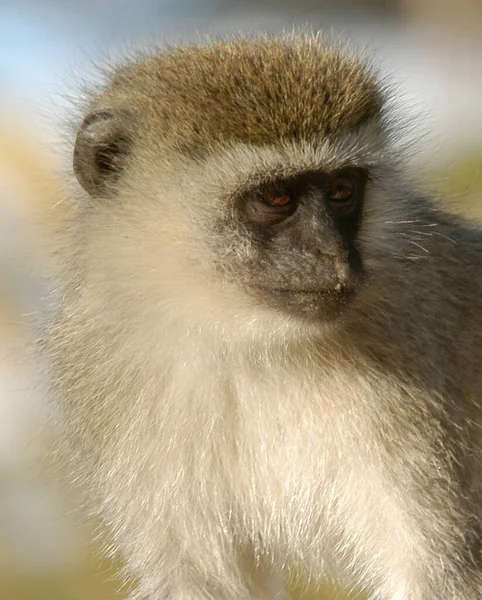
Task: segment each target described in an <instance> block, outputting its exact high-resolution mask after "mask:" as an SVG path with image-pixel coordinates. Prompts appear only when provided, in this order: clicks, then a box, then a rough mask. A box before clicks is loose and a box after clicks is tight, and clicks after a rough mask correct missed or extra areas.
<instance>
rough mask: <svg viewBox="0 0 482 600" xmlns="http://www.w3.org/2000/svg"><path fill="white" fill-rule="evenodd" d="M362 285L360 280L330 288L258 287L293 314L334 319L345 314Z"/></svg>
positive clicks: (266, 297)
mask: <svg viewBox="0 0 482 600" xmlns="http://www.w3.org/2000/svg"><path fill="white" fill-rule="evenodd" d="M359 289H360V284H358V285H345V286H344V285H341V284H339V285H336V286H334V287H333V288H330V289H311V288H301V289H298V288H276V287H258V288H257V290H256V295H257V296H258V297H262V299H263V300H264V302H267V303H268V304H269V305H270V306H272V307H273V308H275V309H277V310H281V311H283V312H286V313H289V314H290V315H292V316H299V317H303V318H305V319H306V318H309V319H310V320H316V321H327V320H330V321H331V320H334V319H336V318H337V317H339V316H341V314H342V313H343V312H344V310H345V309H346V308H347V306H348V305H349V304H350V303H351V301H352V300H353V299H354V298H355V296H356V295H357V294H358V292H359Z"/></svg>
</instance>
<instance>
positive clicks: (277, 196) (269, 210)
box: [244, 182, 297, 226]
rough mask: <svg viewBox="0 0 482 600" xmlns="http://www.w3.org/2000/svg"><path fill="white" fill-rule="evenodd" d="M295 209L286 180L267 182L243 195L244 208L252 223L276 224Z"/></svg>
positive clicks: (292, 195)
mask: <svg viewBox="0 0 482 600" xmlns="http://www.w3.org/2000/svg"><path fill="white" fill-rule="evenodd" d="M296 209H297V201H296V197H295V194H294V193H293V189H292V187H291V186H290V184H289V183H288V182H279V183H274V184H269V185H265V186H262V187H260V188H258V189H257V190H253V191H252V192H251V193H250V194H248V195H247V197H245V201H244V210H245V213H246V215H247V217H248V218H249V220H250V221H251V222H252V223H255V224H256V225H260V226H270V225H277V224H278V223H281V222H282V221H284V220H285V219H287V218H288V217H290V216H291V215H292V214H293V213H294V212H295V211H296Z"/></svg>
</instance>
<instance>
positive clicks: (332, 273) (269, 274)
mask: <svg viewBox="0 0 482 600" xmlns="http://www.w3.org/2000/svg"><path fill="white" fill-rule="evenodd" d="M367 178H368V175H367V173H366V171H364V170H362V169H355V168H348V169H343V170H340V171H336V172H332V173H318V172H313V173H304V174H300V175H298V176H296V177H293V178H291V179H284V180H278V181H274V182H271V183H267V184H266V185H265V186H261V187H259V188H257V189H253V190H250V191H248V192H246V193H243V194H242V195H241V196H240V197H239V198H238V199H237V200H236V206H237V211H239V216H240V218H241V220H242V222H243V226H244V229H245V231H246V234H247V235H248V236H249V238H250V242H251V244H250V253H249V254H250V258H249V259H248V260H247V261H246V262H244V264H243V265H242V266H241V265H240V268H241V269H242V270H243V271H244V273H243V275H242V276H241V278H242V279H243V280H245V282H246V284H247V288H248V291H249V292H250V293H253V294H255V295H256V297H257V298H259V299H261V300H262V301H264V302H267V303H268V304H269V305H271V306H273V307H274V308H277V309H279V310H282V311H287V312H288V313H290V314H292V315H296V316H300V317H303V318H306V319H309V320H316V321H326V320H333V319H335V318H337V317H338V316H339V315H340V314H341V313H342V312H343V309H344V308H345V307H346V305H347V304H348V303H349V301H350V300H351V299H352V298H353V297H354V295H355V294H356V293H357V291H358V290H359V289H360V287H361V284H362V279H363V264H362V259H361V257H360V254H359V252H358V250H357V247H356V237H357V232H358V230H359V227H360V223H361V218H362V212H363V197H364V190H365V184H366V181H367Z"/></svg>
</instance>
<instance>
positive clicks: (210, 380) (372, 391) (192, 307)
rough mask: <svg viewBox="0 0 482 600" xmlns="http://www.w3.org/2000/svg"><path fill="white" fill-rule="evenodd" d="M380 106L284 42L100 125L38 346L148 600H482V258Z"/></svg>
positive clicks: (67, 430)
mask: <svg viewBox="0 0 482 600" xmlns="http://www.w3.org/2000/svg"><path fill="white" fill-rule="evenodd" d="M385 87H386V86H385V85H384V84H383V83H382V82H380V81H379V79H378V76H377V74H376V73H375V72H374V71H373V69H372V67H370V65H367V64H366V63H365V61H364V59H362V58H360V57H357V56H355V55H351V54H350V53H349V52H347V51H346V50H344V49H342V48H340V47H337V46H327V45H324V44H323V42H322V41H321V40H320V39H319V38H318V37H310V36H305V35H300V36H298V35H291V36H286V37H280V38H273V39H235V40H228V41H218V42H212V43H209V44H206V45H192V46H187V47H177V48H173V49H170V50H166V51H163V52H160V53H157V54H154V55H150V56H145V55H144V56H141V57H139V58H138V59H137V60H133V61H132V62H130V63H128V64H124V65H122V66H121V67H119V68H118V69H117V70H114V72H113V73H112V75H111V77H110V79H108V81H107V82H106V84H105V87H104V88H103V89H102V90H101V91H100V92H98V93H96V94H94V95H93V97H92V99H91V101H90V105H89V107H88V109H87V114H86V116H85V119H84V120H83V122H82V124H80V125H79V126H78V131H77V138H76V142H75V149H74V153H73V164H74V171H75V174H76V176H77V179H78V181H79V182H80V187H79V188H78V190H77V191H76V188H75V186H73V188H72V189H73V194H74V195H75V196H76V203H75V215H74V217H73V219H72V220H71V222H70V224H69V226H68V227H67V228H66V231H65V232H64V234H65V235H64V246H63V250H62V252H63V257H64V260H63V272H62V275H61V283H60V288H59V290H58V306H57V308H56V311H55V315H54V316H53V317H52V319H51V321H50V325H49V327H48V330H47V332H46V336H45V340H44V345H45V348H46V351H47V352H48V356H49V360H50V377H51V380H52V389H53V392H52V393H53V397H54V398H55V399H56V406H57V408H58V413H59V415H60V421H61V423H62V427H63V432H64V437H65V439H66V440H67V441H68V442H69V446H70V452H71V454H70V456H71V457H72V460H73V463H74V465H75V467H76V473H77V476H78V477H80V478H81V479H82V480H83V481H84V482H85V486H86V489H87V491H88V496H89V498H90V500H91V506H92V507H93V508H92V510H94V511H95V512H96V513H97V514H99V515H100V516H101V517H102V519H103V520H104V522H105V524H106V525H107V527H108V529H109V530H110V534H111V536H112V539H113V540H114V545H115V547H116V548H118V549H120V551H121V552H122V554H123V556H124V557H125V559H126V562H127V569H128V571H129V573H131V574H133V575H134V576H135V577H136V579H137V581H138V587H137V588H136V591H135V592H134V593H133V595H132V596H131V599H132V600H140V599H149V600H255V599H256V600H258V599H259V600H261V599H266V598H269V597H273V598H274V597H278V598H281V597H282V592H281V590H277V588H276V584H275V582H276V580H277V579H278V578H279V577H280V574H281V575H282V574H283V572H284V570H285V569H286V565H288V564H291V563H301V564H302V565H303V567H304V568H305V569H306V570H307V572H308V573H309V574H310V575H311V576H312V577H313V578H314V579H315V580H316V579H321V578H323V576H324V574H325V573H327V572H330V573H336V574H337V575H338V577H339V578H340V580H341V581H343V582H344V584H346V585H347V586H352V585H357V586H361V587H363V588H364V589H366V590H367V591H368V593H369V594H370V597H371V598H372V599H378V600H480V599H481V598H482V565H481V562H482V557H481V543H482V538H481V501H482V489H481V455H480V454H481V448H482V443H481V437H480V424H479V418H480V412H481V392H482V329H481V325H482V234H481V232H480V231H479V230H478V229H476V228H475V227H474V226H471V225H469V224H468V223H465V222H464V221H462V220H460V219H458V218H456V217H453V216H449V215H448V214H445V213H444V212H442V211H441V210H440V208H439V207H436V206H435V205H434V204H433V202H432V200H431V199H430V198H427V197H425V196H424V195H423V194H422V193H419V192H417V191H416V190H415V189H414V188H413V185H412V182H411V180H410V173H409V172H406V169H404V168H403V166H402V164H403V163H401V162H400V160H399V159H400V157H399V156H398V154H397V152H395V151H394V147H393V140H394V129H393V127H392V121H391V117H390V114H389V113H388V112H387V110H386V97H387V92H386V90H385ZM81 188H82V189H81Z"/></svg>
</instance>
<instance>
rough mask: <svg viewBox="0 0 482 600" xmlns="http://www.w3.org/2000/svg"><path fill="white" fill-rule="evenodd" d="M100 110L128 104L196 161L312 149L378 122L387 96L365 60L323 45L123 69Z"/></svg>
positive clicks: (217, 48)
mask: <svg viewBox="0 0 482 600" xmlns="http://www.w3.org/2000/svg"><path fill="white" fill-rule="evenodd" d="M103 101H104V102H109V103H114V104H122V103H125V102H131V103H133V104H134V108H135V109H137V113H138V114H137V118H138V126H139V128H140V130H142V128H143V125H144V126H145V127H146V128H147V127H149V132H147V130H146V134H147V133H148V134H149V137H151V139H152V134H153V133H154V132H153V131H152V127H153V123H155V127H156V129H158V130H159V131H158V132H159V135H160V136H161V137H162V140H163V143H167V144H169V145H171V146H174V147H175V148H178V149H179V150H182V151H183V152H191V153H194V154H196V153H198V152H202V150H203V149H206V148H209V147H210V146H212V145H214V144H216V143H218V142H221V143H226V142H228V143H229V142H244V143H250V144H255V145H266V144H267V145H269V144H277V143H280V142H287V141H308V142H312V141H316V140H319V139H320V138H325V137H327V136H330V135H333V134H340V133H344V132H346V131H349V130H352V129H354V128H356V127H357V126H358V125H361V124H363V123H365V122H367V121H369V120H377V119H378V118H379V117H380V111H381V108H382V94H381V91H380V89H379V87H378V85H377V82H376V79H375V77H374V75H373V74H372V73H371V72H370V69H369V68H367V66H366V65H365V64H364V63H363V61H362V60H361V59H360V58H359V57H356V56H352V55H350V54H348V53H347V52H346V51H345V50H343V49H341V48H339V47H327V46H325V45H323V44H322V43H321V41H320V39H319V38H317V37H308V36H290V37H286V38H277V39H276V38H275V39H265V40H235V41H229V42H216V43H212V44H209V45H204V46H187V47H180V48H175V49H172V50H170V51H166V52H164V53H160V54H158V55H156V56H154V57H149V58H148V59H147V60H143V61H138V62H137V63H134V64H131V65H130V66H127V67H125V68H124V69H121V70H120V71H119V72H117V74H116V75H115V77H114V78H113V80H112V83H111V86H110V87H109V89H108V90H107V91H106V93H105V95H104V98H103Z"/></svg>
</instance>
